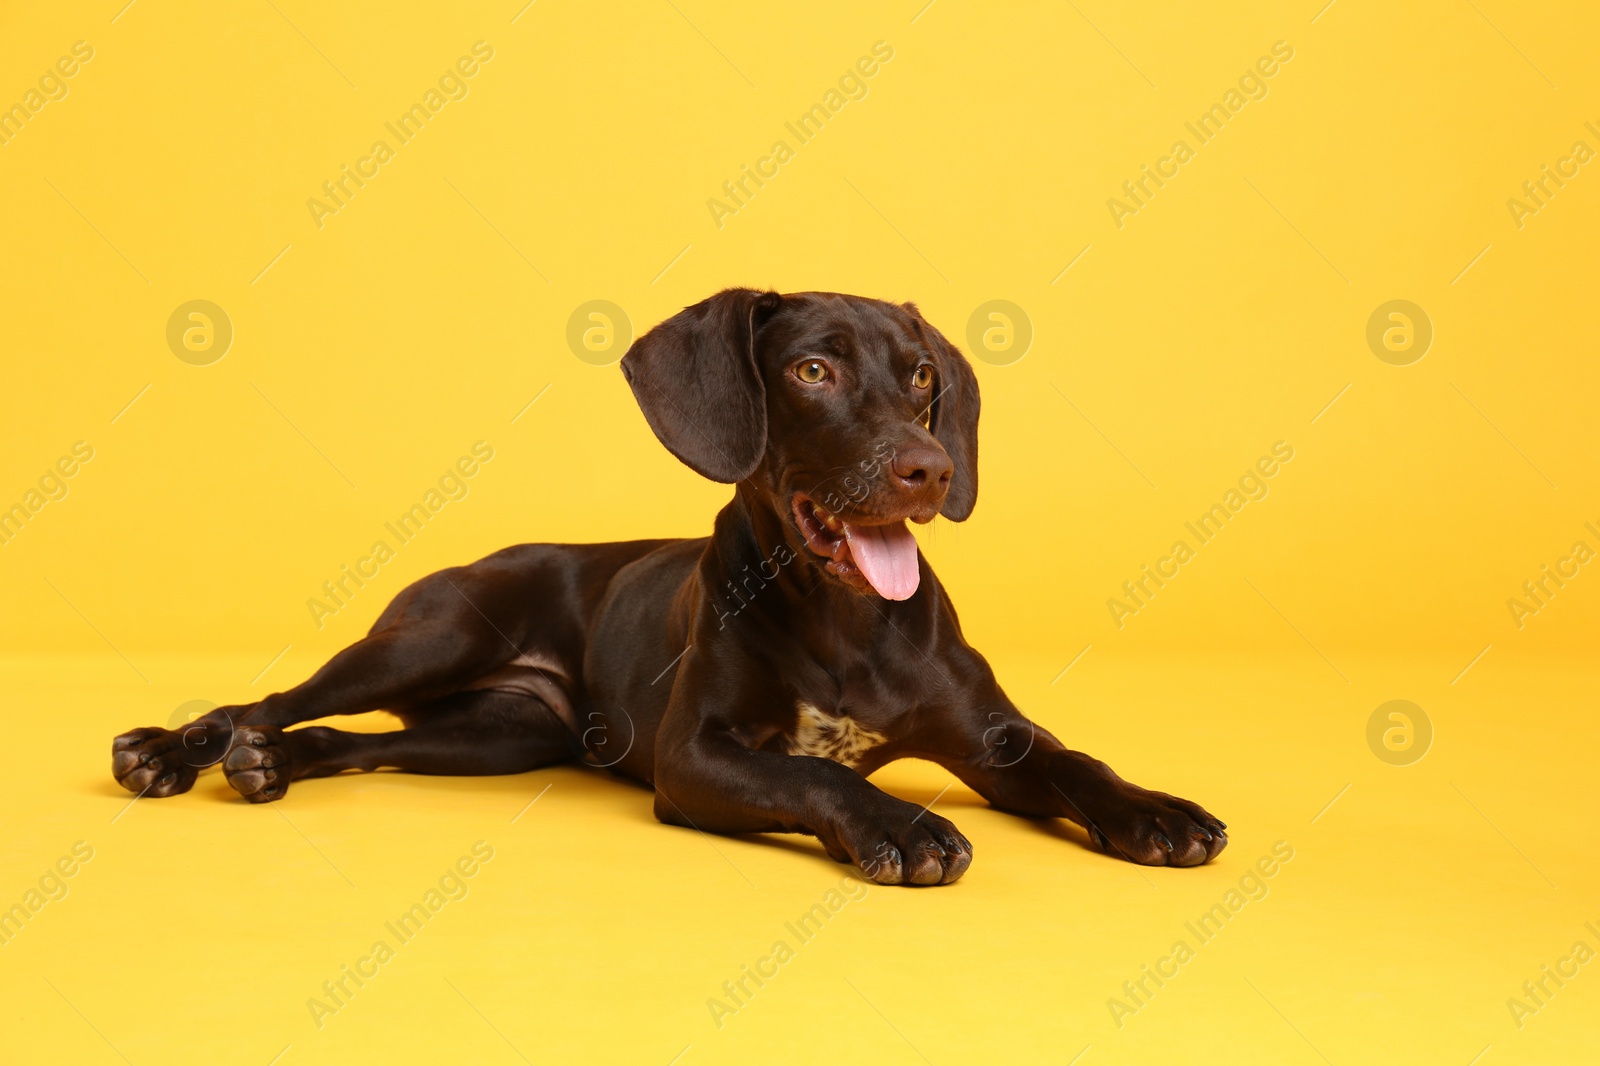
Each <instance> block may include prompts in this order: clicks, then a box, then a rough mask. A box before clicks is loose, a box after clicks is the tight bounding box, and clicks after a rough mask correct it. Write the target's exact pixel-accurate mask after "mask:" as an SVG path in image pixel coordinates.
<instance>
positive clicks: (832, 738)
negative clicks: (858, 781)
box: [788, 703, 889, 767]
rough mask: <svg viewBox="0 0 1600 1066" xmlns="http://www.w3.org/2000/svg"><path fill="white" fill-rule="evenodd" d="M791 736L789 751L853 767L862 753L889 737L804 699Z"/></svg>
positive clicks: (799, 707) (798, 709)
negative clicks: (825, 711)
mask: <svg viewBox="0 0 1600 1066" xmlns="http://www.w3.org/2000/svg"><path fill="white" fill-rule="evenodd" d="M796 712H797V715H798V717H797V720H796V721H795V724H794V729H793V731H792V732H791V733H790V734H789V737H788V750H789V754H790V755H815V756H817V757H819V758H823V759H831V760H833V761H834V762H837V763H843V764H844V765H846V766H849V767H854V766H855V765H856V764H857V763H858V762H860V761H861V757H862V756H863V755H865V754H866V753H867V752H869V751H871V750H872V749H873V748H875V747H877V746H878V745H879V744H882V743H883V742H884V741H886V740H888V739H889V738H888V737H886V736H884V735H883V734H882V733H874V732H873V731H872V730H870V729H867V728H864V727H863V726H862V725H860V724H859V723H858V722H857V721H856V720H855V719H854V718H851V717H849V716H848V715H845V716H840V717H836V716H834V715H831V714H826V713H824V712H823V711H822V710H821V708H818V707H813V706H812V705H811V704H809V703H802V704H800V705H799V706H798V707H797V708H796Z"/></svg>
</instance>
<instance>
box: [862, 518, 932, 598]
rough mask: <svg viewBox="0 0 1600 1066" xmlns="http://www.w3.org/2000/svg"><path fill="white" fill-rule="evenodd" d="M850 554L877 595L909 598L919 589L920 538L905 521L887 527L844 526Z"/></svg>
mask: <svg viewBox="0 0 1600 1066" xmlns="http://www.w3.org/2000/svg"><path fill="white" fill-rule="evenodd" d="M844 535H845V539H846V540H847V541H849V542H850V557H851V558H852V559H854V560H855V563H856V565H857V566H859V567H860V568H861V573H862V576H864V577H865V578H866V579H867V581H868V582H870V583H871V585H872V587H873V588H875V589H877V590H878V595H880V596H882V597H883V598H884V599H886V600H908V599H910V598H911V594H912V593H914V592H916V591H917V581H918V580H919V579H920V578H921V576H922V574H921V572H920V571H919V570H918V569H917V540H916V538H915V537H913V536H912V535H911V530H909V529H907V528H906V524H905V523H904V522H895V523H894V524H892V525H887V526H853V525H850V524H849V523H846V524H845V527H844Z"/></svg>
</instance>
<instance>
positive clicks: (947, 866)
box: [827, 800, 972, 885]
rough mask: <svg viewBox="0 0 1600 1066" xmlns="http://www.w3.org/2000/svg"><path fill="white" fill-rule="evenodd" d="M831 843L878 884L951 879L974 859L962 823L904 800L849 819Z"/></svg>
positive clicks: (842, 857)
mask: <svg viewBox="0 0 1600 1066" xmlns="http://www.w3.org/2000/svg"><path fill="white" fill-rule="evenodd" d="M827 843H828V851H829V853H830V854H832V855H833V857H834V858H835V859H838V860H839V861H840V862H849V863H853V864H855V866H856V868H857V869H859V870H860V871H861V872H862V874H864V875H865V876H866V877H867V878H868V879H869V880H871V881H876V882H877V883H878V884H880V885H948V884H949V883H950V882H952V881H954V880H955V879H956V878H958V877H960V876H961V875H962V874H964V873H966V872H967V867H968V866H971V865H972V844H971V843H969V842H968V840H967V838H966V837H964V836H962V835H961V831H960V830H959V829H957V828H956V827H955V826H954V825H952V824H951V823H950V821H949V820H947V819H945V818H941V817H939V816H938V815H937V814H934V813H933V812H932V811H930V810H927V809H926V808H924V807H918V806H917V805H916V804H913V803H905V802H903V801H901V800H895V801H894V805H893V806H891V807H888V808H887V809H885V810H882V811H877V812H873V813H872V814H870V815H860V816H855V817H850V818H847V819H845V824H844V825H841V826H840V827H839V828H838V830H837V833H836V839H835V840H834V841H832V842H827Z"/></svg>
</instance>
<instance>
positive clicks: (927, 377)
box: [911, 363, 933, 389]
mask: <svg viewBox="0 0 1600 1066" xmlns="http://www.w3.org/2000/svg"><path fill="white" fill-rule="evenodd" d="M911 384H912V385H914V386H916V387H917V388H919V389H925V388H927V387H928V386H929V385H932V384H933V367H931V366H929V365H928V364H927V363H923V364H922V365H921V366H919V367H917V369H916V370H914V371H912V374H911Z"/></svg>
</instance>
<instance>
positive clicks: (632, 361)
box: [622, 289, 783, 483]
mask: <svg viewBox="0 0 1600 1066" xmlns="http://www.w3.org/2000/svg"><path fill="white" fill-rule="evenodd" d="M782 300H783V297H781V296H779V295H778V294H777V293H775V292H757V291H756V290H755V289H727V290H724V291H723V292H719V293H717V295H715V296H713V297H711V298H710V299H709V300H702V301H700V302H699V303H697V304H695V305H694V306H693V307H686V308H684V309H683V310H682V311H680V312H678V313H677V314H676V315H673V316H672V317H671V318H669V319H667V320H666V321H665V322H663V323H661V324H660V325H659V326H657V327H655V328H654V329H652V330H651V331H650V332H648V333H646V334H645V335H644V336H642V337H640V338H639V339H638V340H636V341H634V342H633V346H632V347H631V348H629V349H628V354H627V355H625V356H623V357H622V374H623V376H624V377H625V378H627V379H628V384H629V386H631V387H632V388H633V398H634V399H635V400H637V401H638V402H639V408H640V410H642V411H643V412H644V417H645V421H647V422H649V423H650V428H651V429H652V430H653V431H654V432H655V435H656V439H658V440H660V441H661V443H662V444H664V445H666V448H667V451H669V452H671V453H672V454H673V455H675V456H677V457H678V458H679V459H681V460H682V461H683V463H684V465H686V466H688V467H689V468H690V469H691V470H693V471H695V473H697V474H701V475H704V476H705V477H708V478H710V479H711V480H712V481H722V482H728V483H732V482H735V481H742V480H744V479H745V478H747V477H749V476H750V474H751V473H752V472H754V470H755V468H756V467H757V466H758V465H760V463H761V457H762V455H764V454H765V452H766V448H767V389H766V385H765V384H764V383H763V382H762V380H761V369H760V367H758V366H757V365H756V357H755V336H756V331H757V330H758V329H760V327H761V325H762V324H763V323H764V322H765V321H766V320H767V319H768V318H770V317H772V314H773V312H775V311H776V310H777V309H778V305H779V304H780V303H781V302H782Z"/></svg>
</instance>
